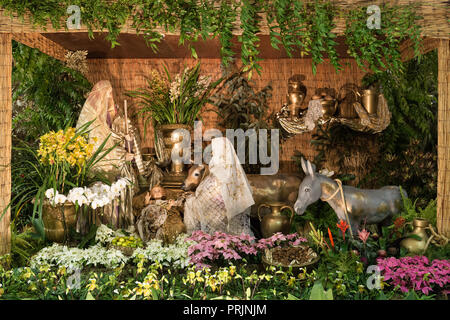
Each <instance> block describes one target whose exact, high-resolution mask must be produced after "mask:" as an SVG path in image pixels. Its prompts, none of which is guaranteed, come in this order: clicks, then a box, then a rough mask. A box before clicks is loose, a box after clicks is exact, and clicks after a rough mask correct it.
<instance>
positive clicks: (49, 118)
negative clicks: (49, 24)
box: [12, 42, 91, 160]
mask: <svg viewBox="0 0 450 320" xmlns="http://www.w3.org/2000/svg"><path fill="white" fill-rule="evenodd" d="M13 59H14V64H13V70H12V85H13V87H12V91H13V122H12V127H13V144H14V143H17V142H18V141H20V140H23V141H25V142H29V143H35V142H36V141H37V138H38V137H40V136H42V135H43V134H44V133H47V132H49V131H51V130H59V129H63V128H65V127H66V126H70V125H74V124H75V122H76V120H77V119H78V115H79V113H80V111H81V107H82V106H83V104H84V100H85V98H84V96H85V95H86V94H87V93H88V92H89V90H90V89H91V84H90V83H89V82H88V81H87V79H86V78H85V77H84V76H83V75H82V74H81V73H79V72H78V71H75V70H72V69H69V68H67V67H65V66H64V65H63V64H62V62H61V61H59V60H56V59H54V58H52V57H49V56H47V55H46V54H43V53H41V52H40V51H38V50H36V49H32V48H30V47H27V46H25V45H23V44H20V43H17V42H13ZM13 157H14V154H13ZM18 158H20V155H19V157H18ZM14 160H16V159H14Z"/></svg>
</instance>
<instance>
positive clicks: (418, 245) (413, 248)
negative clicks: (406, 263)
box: [400, 218, 429, 253]
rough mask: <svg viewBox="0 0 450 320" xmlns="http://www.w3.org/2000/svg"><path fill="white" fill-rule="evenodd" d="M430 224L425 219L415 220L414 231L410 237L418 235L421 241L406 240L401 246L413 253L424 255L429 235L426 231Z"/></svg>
mask: <svg viewBox="0 0 450 320" xmlns="http://www.w3.org/2000/svg"><path fill="white" fill-rule="evenodd" d="M428 225H429V223H428V221H427V220H425V219H419V218H416V219H414V220H413V227H414V229H413V231H412V232H411V233H409V234H408V235H417V236H419V237H420V238H421V240H417V239H414V238H406V239H403V240H402V241H401V242H400V246H402V247H403V248H405V249H407V250H408V251H409V252H412V253H424V250H425V247H426V245H427V241H428V238H429V237H428V234H427V231H426V229H425V228H426V227H428Z"/></svg>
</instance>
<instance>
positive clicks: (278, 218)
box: [258, 202, 294, 238]
mask: <svg viewBox="0 0 450 320" xmlns="http://www.w3.org/2000/svg"><path fill="white" fill-rule="evenodd" d="M263 207H267V208H270V209H271V213H268V214H266V215H264V217H261V208H263ZM285 208H288V209H290V210H291V217H288V216H286V215H284V214H282V213H281V212H282V211H283V209H285ZM258 217H259V221H261V233H262V235H263V237H264V238H269V237H270V236H272V235H274V234H275V233H277V232H282V233H284V234H288V233H289V231H290V229H291V224H292V219H293V217H294V209H293V208H292V207H291V206H289V205H286V204H285V203H283V202H271V203H267V204H266V203H263V204H261V205H260V206H259V207H258Z"/></svg>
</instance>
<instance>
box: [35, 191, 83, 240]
mask: <svg viewBox="0 0 450 320" xmlns="http://www.w3.org/2000/svg"><path fill="white" fill-rule="evenodd" d="M42 221H43V222H44V231H45V237H46V238H47V239H49V240H51V241H54V242H64V241H65V240H66V239H67V236H68V233H69V229H70V228H71V227H75V224H76V222H77V212H76V210H75V205H74V204H72V203H69V202H66V203H64V204H63V205H61V204H59V205H56V206H52V205H51V204H50V202H49V201H47V200H45V201H44V204H43V206H42Z"/></svg>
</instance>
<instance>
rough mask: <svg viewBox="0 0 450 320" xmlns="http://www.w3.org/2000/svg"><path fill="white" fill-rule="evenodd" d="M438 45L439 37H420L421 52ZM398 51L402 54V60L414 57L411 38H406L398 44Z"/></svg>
mask: <svg viewBox="0 0 450 320" xmlns="http://www.w3.org/2000/svg"><path fill="white" fill-rule="evenodd" d="M438 46H439V39H436V38H428V37H426V38H423V39H422V48H421V50H420V52H421V53H422V54H426V53H428V52H430V51H432V50H434V49H437V48H438ZM400 53H401V55H402V61H403V62H405V61H408V60H411V59H412V58H414V48H413V46H412V41H411V40H406V41H404V42H403V43H402V44H401V45H400Z"/></svg>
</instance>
